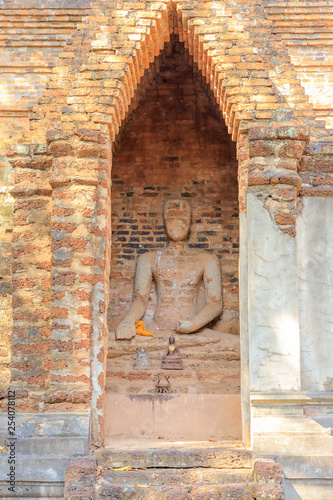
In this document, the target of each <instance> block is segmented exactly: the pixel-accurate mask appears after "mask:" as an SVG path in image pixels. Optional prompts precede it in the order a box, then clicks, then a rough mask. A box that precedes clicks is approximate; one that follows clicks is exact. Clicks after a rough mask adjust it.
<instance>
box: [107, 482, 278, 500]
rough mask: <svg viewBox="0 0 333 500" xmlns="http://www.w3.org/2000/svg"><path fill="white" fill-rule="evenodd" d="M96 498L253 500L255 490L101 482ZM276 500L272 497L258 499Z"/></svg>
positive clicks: (239, 486)
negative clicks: (123, 484) (120, 484)
mask: <svg viewBox="0 0 333 500" xmlns="http://www.w3.org/2000/svg"><path fill="white" fill-rule="evenodd" d="M97 491H98V498H107V499H113V500H148V499H149V500H157V499H158V500H217V499H220V500H253V498H256V497H254V492H255V491H256V488H255V486H254V485H252V484H250V485H248V484H228V485H218V484H212V485H192V486H182V485H177V486H176V485H175V486H148V487H144V486H134V485H133V486H128V487H122V486H119V485H114V484H110V483H108V482H102V483H101V484H99V485H98V486H97ZM259 498H262V499H263V500H264V499H266V500H267V499H268V498H270V499H271V500H274V499H276V500H278V497H274V496H262V497H258V499H259Z"/></svg>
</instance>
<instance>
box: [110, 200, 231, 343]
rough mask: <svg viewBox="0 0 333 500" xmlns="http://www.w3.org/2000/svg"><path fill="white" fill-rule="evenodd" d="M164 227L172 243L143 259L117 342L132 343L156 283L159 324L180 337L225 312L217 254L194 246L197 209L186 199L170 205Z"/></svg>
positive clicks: (173, 201)
mask: <svg viewBox="0 0 333 500" xmlns="http://www.w3.org/2000/svg"><path fill="white" fill-rule="evenodd" d="M163 216H164V225H165V231H166V234H167V237H168V244H167V246H166V248H164V249H162V250H156V251H152V252H147V253H145V254H143V255H141V256H140V257H139V258H138V260H137V267H136V274H135V284H134V295H133V301H132V304H131V307H130V309H129V311H128V312H127V314H126V316H125V318H124V319H123V320H122V321H121V323H120V324H119V326H118V327H117V329H116V338H117V339H131V338H132V337H134V336H135V334H136V329H135V323H136V322H137V321H138V320H140V319H141V318H142V317H143V315H144V314H145V311H146V308H147V304H148V299H149V294H150V290H151V284H152V281H153V280H154V281H155V283H156V289H157V305H156V310H155V313H154V318H153V325H154V327H156V328H158V329H162V330H163V329H168V330H172V331H174V332H177V333H179V334H182V333H184V334H185V333H186V334H190V333H195V332H197V331H198V330H199V329H200V328H202V327H203V326H205V325H207V324H208V323H209V322H210V321H212V320H213V319H215V318H216V317H217V316H219V315H220V314H221V312H222V295H221V273H220V266H219V261H218V259H217V257H216V256H215V255H213V254H212V253H210V252H206V251H204V250H201V249H197V248H190V247H189V246H188V244H187V238H188V234H189V231H190V226H191V205H190V203H189V201H187V200H185V199H170V200H168V201H166V202H165V204H164V210H163ZM202 282H203V284H204V289H205V297H206V304H205V306H204V307H203V308H202V309H201V310H199V309H198V291H199V287H200V285H201V283H202Z"/></svg>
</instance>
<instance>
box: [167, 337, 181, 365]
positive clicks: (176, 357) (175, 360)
mask: <svg viewBox="0 0 333 500" xmlns="http://www.w3.org/2000/svg"><path fill="white" fill-rule="evenodd" d="M162 369H163V370H182V369H183V361H182V358H181V357H180V352H179V348H178V347H177V345H176V343H175V337H173V336H171V337H170V338H169V346H168V348H167V350H166V353H165V355H164V356H163V359H162Z"/></svg>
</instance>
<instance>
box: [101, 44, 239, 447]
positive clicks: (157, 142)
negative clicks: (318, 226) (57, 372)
mask: <svg viewBox="0 0 333 500" xmlns="http://www.w3.org/2000/svg"><path fill="white" fill-rule="evenodd" d="M205 87H206V86H205V84H204V83H203V79H202V76H201V72H200V71H198V69H197V66H196V65H195V64H193V61H192V58H191V57H190V56H189V53H188V51H187V50H186V49H185V47H184V44H183V43H181V42H180V41H179V38H178V36H177V35H171V39H170V41H169V42H167V43H166V44H165V46H164V50H163V51H162V52H161V53H160V55H159V56H158V57H157V58H156V59H155V61H154V63H153V64H152V65H151V66H150V68H149V70H148V71H147V72H146V74H145V76H144V78H143V82H142V83H141V86H140V89H139V92H137V96H136V99H135V103H136V105H135V107H136V109H132V110H130V112H129V114H128V118H127V120H126V122H125V124H124V126H123V127H122V129H121V132H120V134H119V135H118V137H117V139H116V141H115V148H114V149H115V151H114V156H113V166H112V191H111V193H112V195H111V207H112V252H111V255H112V256H111V274H110V302H109V311H108V327H109V332H110V339H109V354H108V364H107V380H106V414H105V417H106V418H105V421H106V442H108V440H110V442H111V441H112V439H114V438H120V437H121V438H123V437H127V438H133V437H135V436H136V435H140V436H142V437H155V438H157V437H158V435H160V434H161V433H163V434H166V435H168V436H170V437H174V438H177V437H185V438H186V437H187V438H189V439H193V438H197V439H205V438H241V416H240V415H241V410H240V405H241V403H240V349H239V290H238V254H239V214H238V211H239V202H238V182H237V173H238V162H237V159H236V147H235V143H233V142H232V140H231V137H230V135H229V134H228V131H227V128H226V126H225V123H224V120H223V118H222V116H221V114H220V111H219V109H218V107H217V105H216V103H215V101H214V100H213V98H212V97H211V95H210V91H209V90H208V91H207V87H206V88H205ZM171 196H173V197H174V196H177V197H183V198H186V199H189V200H190V201H191V204H192V227H191V232H190V237H189V244H190V245H191V246H194V247H196V248H201V249H204V250H206V251H209V252H212V253H214V254H215V255H217V256H218V258H219V260H220V263H221V271H222V281H223V285H222V286H223V313H222V315H221V317H220V318H218V319H217V320H216V321H215V322H213V323H212V324H210V325H208V326H209V328H210V330H205V332H204V333H199V334H197V335H194V336H184V337H182V338H180V339H179V345H180V348H181V352H182V356H183V360H184V367H185V369H184V370H183V371H180V372H175V371H173V372H170V373H169V375H170V382H171V391H172V397H171V399H170V397H169V396H168V397H167V398H166V399H163V397H160V396H161V395H158V396H159V397H158V398H157V399H156V401H155V400H154V393H155V390H156V389H155V387H156V378H157V376H158V375H159V374H161V373H162V372H161V369H160V365H161V358H162V356H163V353H164V350H165V347H166V345H167V336H166V337H165V339H164V343H163V340H161V339H159V338H157V339H154V340H152V339H145V338H144V339H143V338H142V337H136V338H135V339H134V343H133V341H132V343H131V345H129V343H128V342H126V341H125V342H119V341H118V342H117V341H115V340H114V331H115V328H116V326H117V325H118V323H119V322H120V321H121V320H122V319H123V317H124V316H125V314H126V311H127V310H128V308H129V306H130V303H131V300H132V293H133V283H134V275H135V263H136V258H137V256H138V255H140V254H142V253H145V252H147V251H152V250H156V249H160V248H164V247H165V246H166V244H167V241H166V235H165V232H164V227H163V218H162V207H163V202H164V200H165V199H167V198H168V197H171ZM201 295H202V298H203V297H204V294H203V293H202V294H201ZM155 304H156V292H155V289H154V286H153V288H152V292H151V295H150V301H149V305H148V309H147V312H146V315H145V317H144V320H145V322H147V324H149V320H151V318H152V316H153V312H154V308H155ZM177 340H178V339H177ZM142 346H144V348H145V350H146V352H147V353H148V354H149V357H150V361H151V366H152V368H151V370H147V371H142V370H137V371H136V370H134V363H135V357H136V350H137V348H138V347H142ZM164 373H166V374H168V372H164ZM147 394H148V395H150V396H151V398H152V399H151V398H150V399H149V398H148V399H147ZM154 404H158V405H159V410H160V411H159V412H154ZM200 408H201V410H200ZM193 410H195V413H196V418H193V413H192V417H191V419H190V420H191V423H190V424H189V422H188V421H187V418H188V417H187V413H188V411H190V412H192V411H193ZM138 412H139V413H140V415H141V416H142V419H141V418H140V421H138V419H137V414H138ZM108 414H109V415H108ZM172 414H173V415H175V414H177V415H178V416H179V417H180V418H179V420H177V421H178V424H177V423H175V422H173V429H171V428H170V425H169V423H167V422H166V421H165V416H166V415H168V420H170V422H171V420H174V419H172V418H171V417H172ZM213 415H214V416H213ZM222 415H223V416H222ZM124 416H125V417H124ZM177 425H178V427H177ZM184 425H185V427H186V430H185V427H184ZM153 429H154V430H153ZM207 429H209V431H207ZM184 433H186V435H184ZM155 434H156V436H155ZM157 434H158V435H157Z"/></svg>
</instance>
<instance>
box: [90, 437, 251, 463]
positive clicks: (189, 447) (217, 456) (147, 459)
mask: <svg viewBox="0 0 333 500" xmlns="http://www.w3.org/2000/svg"><path fill="white" fill-rule="evenodd" d="M150 443H151V444H150ZM148 445H149V446H148ZM95 456H96V459H97V462H98V465H100V466H102V467H104V468H109V469H110V468H113V467H127V466H128V465H130V466H131V467H133V468H138V469H146V468H166V467H171V468H173V469H175V468H190V469H192V468H195V467H200V468H202V469H203V468H210V467H213V468H216V469H225V468H227V469H230V468H233V469H240V468H243V469H250V468H251V467H252V453H251V452H250V451H249V450H247V449H245V448H244V446H243V445H242V443H240V442H237V441H236V442H229V443H228V442H222V443H219V442H217V443H213V442H201V443H195V442H189V443H179V442H177V443H165V442H164V441H162V440H160V441H159V442H158V443H157V442H154V441H152V442H150V441H145V442H143V441H141V442H140V443H138V442H137V443H136V445H135V446H134V445H130V444H127V445H126V446H124V443H121V446H120V443H117V442H113V444H112V448H104V449H100V450H96V451H95Z"/></svg>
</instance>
